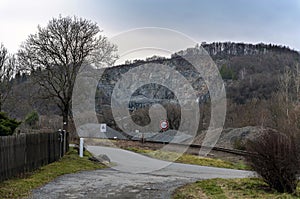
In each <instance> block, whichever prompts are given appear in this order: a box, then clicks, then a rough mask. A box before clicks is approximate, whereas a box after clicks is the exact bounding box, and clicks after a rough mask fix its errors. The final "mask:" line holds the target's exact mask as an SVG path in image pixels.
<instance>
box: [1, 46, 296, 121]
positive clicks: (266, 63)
mask: <svg viewBox="0 0 300 199" xmlns="http://www.w3.org/2000/svg"><path fill="white" fill-rule="evenodd" d="M201 46H202V47H203V48H204V49H205V50H206V51H207V52H208V53H209V54H210V55H211V57H212V58H213V60H214V61H215V63H216V64H217V66H218V67H219V69H220V73H221V75H222V77H223V79H224V80H225V83H226V91H227V97H228V98H230V99H232V101H234V102H235V103H238V104H243V103H246V102H247V101H249V100H251V99H253V98H258V99H268V98H270V97H271V95H272V93H274V92H276V91H277V90H278V79H279V77H280V75H282V74H283V73H284V71H285V70H287V69H290V70H292V71H294V72H295V71H296V70H297V69H296V68H297V66H298V65H297V64H299V53H298V52H297V51H294V50H291V49H289V48H288V47H284V46H276V45H271V44H268V45H267V44H256V45H253V44H244V43H232V42H225V43H220V42H217V43H211V44H207V43H202V44H201ZM197 50H199V46H196V47H194V48H188V49H186V50H183V51H180V52H177V53H174V54H173V55H172V57H171V58H169V59H167V58H162V57H157V56H154V57H152V58H147V59H145V60H135V61H133V62H127V63H126V64H124V65H119V66H115V67H111V68H108V69H107V70H106V71H105V73H104V75H103V76H102V79H101V80H100V84H99V92H98V96H97V98H98V101H97V106H98V107H99V106H101V105H109V104H110V96H111V93H112V90H113V88H114V85H115V83H116V82H117V81H118V79H119V78H120V77H121V74H124V73H125V72H127V71H128V70H129V69H130V68H133V67H136V66H138V65H141V64H145V63H161V64H167V65H170V66H173V67H174V68H175V69H176V70H178V71H179V72H180V73H181V74H182V75H183V76H185V77H186V78H187V79H188V81H190V82H191V84H192V85H193V87H194V89H195V90H197V92H198V95H199V97H201V96H206V95H207V89H206V88H205V85H203V81H202V80H201V77H200V74H198V73H197V72H196V71H195V69H193V67H192V66H190V65H189V63H187V62H186V61H185V60H183V59H180V57H179V55H182V54H186V53H189V54H190V55H193V53H197ZM30 82H31V77H30V75H25V74H23V75H18V76H16V79H14V80H13V84H14V89H13V92H12V93H11V96H10V100H8V101H7V103H6V104H5V105H4V110H6V111H7V112H9V113H10V114H11V115H12V116H14V117H17V118H22V117H24V116H25V115H26V114H27V113H28V112H30V111H31V110H32V109H37V110H38V112H40V114H49V113H54V114H57V113H59V111H57V108H56V105H55V104H53V103H52V102H51V100H47V101H44V100H43V99H39V98H38V95H39V91H38V90H39V89H38V86H37V85H35V84H31V83H30ZM101 82H102V83H103V84H101ZM155 90H156V91H155ZM157 90H159V91H158V92H157ZM24 91H26V92H24ZM154 95H156V96H154ZM141 96H143V100H145V99H150V101H151V98H152V99H153V98H159V99H168V100H175V101H176V96H174V94H173V93H172V92H171V91H170V90H168V89H166V88H162V87H159V86H157V85H148V86H144V87H142V88H141V89H139V90H138V91H137V92H135V97H133V100H140V99H141V98H140V97H141ZM14 101H17V102H18V103H19V104H20V103H21V104H20V105H22V107H21V108H18V109H16V108H15V106H14V105H13V104H14V103H13V102H14ZM99 109H100V108H99ZM99 109H98V110H99Z"/></svg>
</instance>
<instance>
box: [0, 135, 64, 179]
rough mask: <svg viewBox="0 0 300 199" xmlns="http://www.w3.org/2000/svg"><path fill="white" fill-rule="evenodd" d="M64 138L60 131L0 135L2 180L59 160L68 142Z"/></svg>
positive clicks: (0, 171) (0, 172)
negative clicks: (64, 145)
mask: <svg viewBox="0 0 300 199" xmlns="http://www.w3.org/2000/svg"><path fill="white" fill-rule="evenodd" d="M62 138H63V136H62V134H60V133H58V132H55V133H29V134H19V135H13V136H0V181H3V180H6V179H8V178H10V177H13V176H16V175H19V174H22V173H24V172H28V171H33V170H34V169H37V168H39V167H41V166H43V165H46V164H49V163H51V162H54V161H56V160H58V159H59V158H60V157H61V156H62V155H63V153H64V147H63V144H64V143H65V144H66V143H68V142H63V139H62ZM65 149H66V147H65Z"/></svg>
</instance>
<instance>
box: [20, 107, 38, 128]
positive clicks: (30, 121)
mask: <svg viewBox="0 0 300 199" xmlns="http://www.w3.org/2000/svg"><path fill="white" fill-rule="evenodd" d="M38 121H39V114H38V112H36V111H32V112H31V113H29V114H27V116H26V118H25V121H24V122H25V124H26V125H28V126H30V127H36V126H37V123H38Z"/></svg>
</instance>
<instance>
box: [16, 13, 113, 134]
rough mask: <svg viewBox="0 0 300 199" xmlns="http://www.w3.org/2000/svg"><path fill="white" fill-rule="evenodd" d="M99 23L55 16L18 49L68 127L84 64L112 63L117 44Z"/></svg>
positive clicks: (20, 58)
mask: <svg viewBox="0 0 300 199" xmlns="http://www.w3.org/2000/svg"><path fill="white" fill-rule="evenodd" d="M100 33H101V31H100V29H99V27H98V25H97V24H96V23H93V22H91V21H89V20H86V19H82V18H77V17H61V16H60V17H59V18H53V19H52V20H50V21H49V23H48V25H47V26H46V27H44V28H42V27H40V26H38V31H37V33H36V34H31V35H29V37H28V39H27V40H26V41H25V42H24V43H23V44H22V46H21V49H20V50H19V52H18V57H19V61H20V64H21V65H22V67H23V69H26V70H30V72H31V73H32V74H33V76H34V78H35V82H36V83H38V84H39V85H40V86H41V88H42V89H43V90H44V93H45V94H46V95H44V97H45V98H47V99H53V100H55V102H56V104H57V106H58V107H59V108H60V110H61V113H62V116H63V123H64V124H65V125H64V129H65V130H68V121H69V118H70V116H71V99H72V91H73V86H74V81H75V78H76V75H77V73H78V71H79V69H80V67H81V66H83V65H87V64H96V65H98V66H99V65H102V66H103V64H107V65H112V64H113V63H114V61H115V60H116V58H117V55H116V54H115V51H116V46H115V45H113V44H111V43H109V42H108V40H107V38H106V37H104V36H102V35H101V34H100Z"/></svg>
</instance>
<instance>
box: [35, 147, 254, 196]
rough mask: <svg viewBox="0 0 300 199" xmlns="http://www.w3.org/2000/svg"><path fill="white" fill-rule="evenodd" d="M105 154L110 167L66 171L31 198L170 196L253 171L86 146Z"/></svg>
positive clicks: (94, 152) (243, 175)
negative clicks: (177, 190) (192, 186)
mask: <svg viewBox="0 0 300 199" xmlns="http://www.w3.org/2000/svg"><path fill="white" fill-rule="evenodd" d="M87 148H88V150H89V151H91V152H92V153H93V154H94V155H99V154H106V155H107V156H108V157H109V158H110V159H111V161H112V162H113V163H114V164H115V166H113V167H112V168H110V169H103V170H96V171H86V172H80V173H77V174H69V175H64V176H61V177H59V178H57V179H56V180H54V181H52V182H50V183H48V184H47V185H45V186H43V187H41V188H39V189H36V190H34V191H33V194H32V197H31V198H113V199H116V198H145V199H147V198H151V199H152V198H170V196H171V193H172V191H173V190H174V189H175V188H177V187H179V186H181V185H184V184H186V183H189V182H195V181H197V180H201V179H209V178H244V177H250V176H253V175H255V174H254V173H253V172H250V171H240V170H232V169H222V168H213V167H205V166H196V165H187V164H179V163H171V162H166V161H161V160H156V159H152V158H148V157H146V156H143V155H140V154H136V153H133V152H130V151H125V150H121V149H117V148H110V147H101V146H87Z"/></svg>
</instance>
